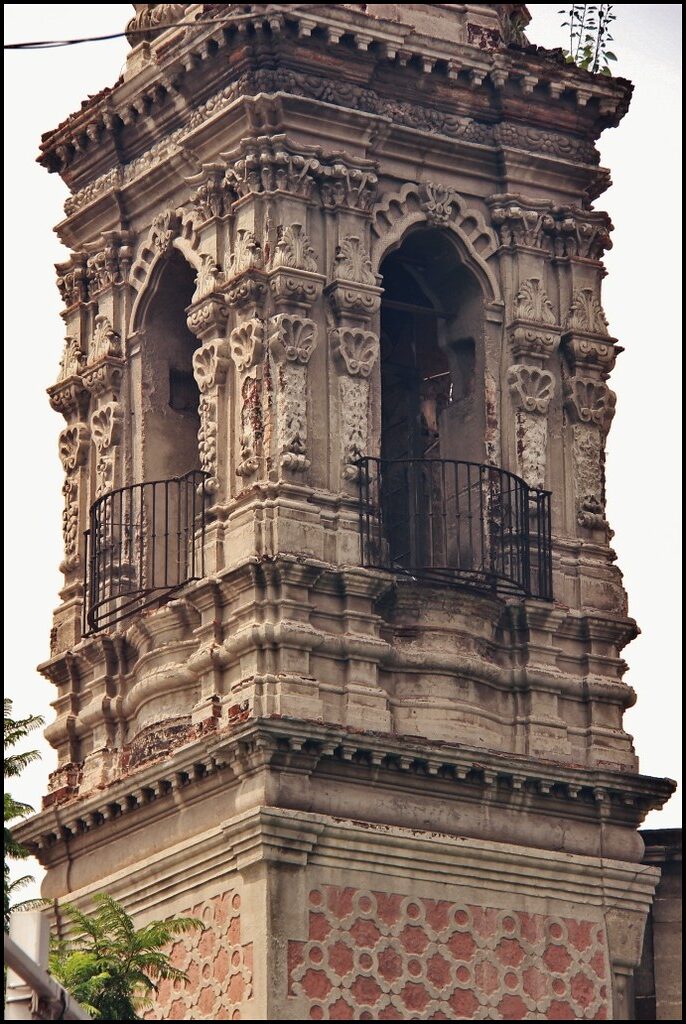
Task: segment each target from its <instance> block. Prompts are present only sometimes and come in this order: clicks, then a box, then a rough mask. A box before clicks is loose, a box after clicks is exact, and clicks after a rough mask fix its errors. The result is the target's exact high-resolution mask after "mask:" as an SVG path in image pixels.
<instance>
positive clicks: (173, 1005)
mask: <svg viewBox="0 0 686 1024" xmlns="http://www.w3.org/2000/svg"><path fill="white" fill-rule="evenodd" d="M240 908H241V902H240V896H239V895H238V893H235V892H226V893H222V894H221V895H219V896H215V897H214V898H213V899H210V900H206V901H205V902H204V903H199V904H197V905H196V906H194V907H192V908H191V909H189V910H187V911H184V913H183V915H182V916H184V917H187V916H188V917H197V918H199V919H200V920H201V921H202V922H203V924H204V926H205V927H204V930H203V931H200V930H199V929H197V930H193V931H189V932H187V933H186V934H185V935H183V936H181V937H180V938H178V939H176V940H175V941H174V942H173V944H172V945H171V946H170V949H169V952H170V954H171V957H172V962H173V964H174V965H175V966H177V967H179V968H181V970H183V971H185V972H186V974H187V976H188V980H187V982H185V983H183V982H174V983H171V982H169V981H163V982H160V985H159V988H158V991H157V994H156V997H155V1002H154V1005H153V1006H152V1008H151V1009H150V1010H148V1011H147V1012H146V1014H145V1019H146V1020H241V1018H242V1009H243V1007H244V1004H245V1002H246V1001H247V1000H249V999H251V998H252V986H253V965H252V960H253V957H252V943H247V944H245V943H241V915H240ZM304 945H305V944H304V943H290V945H289V951H288V952H289V962H288V967H289V971H291V972H292V971H294V970H296V969H297V968H299V967H300V966H301V964H302V963H303V958H302V950H301V948H300V947H303V946H304ZM246 1019H247V1020H250V1019H251V1017H250V1013H249V1010H248V1011H247V1016H246Z"/></svg>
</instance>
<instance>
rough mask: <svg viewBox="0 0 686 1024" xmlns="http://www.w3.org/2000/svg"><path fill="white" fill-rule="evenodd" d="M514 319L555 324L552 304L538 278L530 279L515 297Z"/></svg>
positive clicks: (555, 319)
mask: <svg viewBox="0 0 686 1024" xmlns="http://www.w3.org/2000/svg"><path fill="white" fill-rule="evenodd" d="M515 317H516V318H517V319H518V320H531V321H533V322H534V323H537V324H555V323H557V318H556V316H555V311H554V310H553V304H552V302H551V301H550V299H549V298H548V293H547V292H546V290H545V288H544V287H543V285H542V284H541V281H540V280H539V279H538V278H536V277H532V278H530V279H529V280H528V281H524V283H523V284H522V285H521V287H520V289H519V291H518V292H517V294H516V296H515Z"/></svg>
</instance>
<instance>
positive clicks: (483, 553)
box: [357, 457, 552, 601]
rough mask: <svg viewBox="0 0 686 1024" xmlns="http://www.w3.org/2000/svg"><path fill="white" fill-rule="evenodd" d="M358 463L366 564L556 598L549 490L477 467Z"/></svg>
mask: <svg viewBox="0 0 686 1024" xmlns="http://www.w3.org/2000/svg"><path fill="white" fill-rule="evenodd" d="M357 465H358V467H359V470H360V472H359V478H358V479H359V493H360V535H361V559H362V565H363V566H366V567H368V568H376V569H385V570H388V571H390V572H395V573H399V574H402V575H404V576H409V577H412V578H415V579H418V580H419V579H421V580H427V581H429V582H432V581H433V582H436V583H441V584H454V585H460V586H471V587H474V588H476V589H479V590H482V591H483V590H492V591H502V592H505V593H508V592H509V593H516V594H523V595H526V596H528V597H537V598H541V599H543V600H546V601H550V600H552V571H551V544H550V492H549V491H540V490H536V489H534V488H532V487H529V486H528V484H526V483H525V482H524V480H521V479H520V478H519V477H518V476H515V475H514V474H513V473H508V472H507V471H506V470H504V469H498V468H496V467H494V466H482V465H480V464H479V463H476V462H459V461H455V460H451V459H399V460H387V459H386V460H382V459H375V458H367V457H365V458H361V459H359V460H358V461H357Z"/></svg>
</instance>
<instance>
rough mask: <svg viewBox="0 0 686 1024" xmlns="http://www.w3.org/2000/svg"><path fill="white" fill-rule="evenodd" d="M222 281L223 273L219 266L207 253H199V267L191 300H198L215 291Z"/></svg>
mask: <svg viewBox="0 0 686 1024" xmlns="http://www.w3.org/2000/svg"><path fill="white" fill-rule="evenodd" d="M222 283H223V275H222V272H221V270H220V268H219V266H218V265H217V264H216V263H215V261H214V260H213V259H212V257H211V256H208V255H207V253H201V254H200V268H199V270H198V273H197V276H196V279H195V292H194V293H193V298H192V301H193V302H199V301H200V300H201V299H204V298H206V297H207V296H208V295H211V294H212V292H214V291H216V290H217V289H218V288H219V287H220V285H221V284H222Z"/></svg>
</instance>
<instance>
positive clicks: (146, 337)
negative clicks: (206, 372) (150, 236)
mask: <svg viewBox="0 0 686 1024" xmlns="http://www.w3.org/2000/svg"><path fill="white" fill-rule="evenodd" d="M195 288H196V271H195V269H194V268H193V267H192V266H191V265H190V264H189V263H188V262H187V260H186V259H185V258H184V256H183V255H182V253H181V252H179V251H178V249H175V248H170V249H169V251H168V252H167V253H166V254H165V255H164V256H163V257H161V258H160V259H159V260H158V261H157V263H156V265H155V266H154V268H153V269H152V271H151V274H150V277H149V279H148V281H147V282H146V285H145V288H144V291H143V293H142V294H141V296H140V303H139V304H138V305H137V308H136V315H135V324H134V326H135V333H136V337H137V338H138V342H139V343H138V345H137V346H136V350H135V354H134V355H133V361H132V362H133V365H132V374H133V375H134V408H135V407H136V406H137V407H138V408H137V409H136V415H135V422H136V426H137V434H138V436H134V439H133V441H134V443H133V456H134V466H135V468H134V477H135V478H137V479H138V480H166V479H171V478H172V477H178V476H182V475H183V474H185V473H188V472H190V471H191V470H198V469H200V460H199V453H198V430H199V428H200V418H199V405H200V391H199V389H198V385H197V383H196V380H195V377H194V375H193V353H194V351H195V350H196V349H197V348H198V347H199V342H198V339H197V338H196V337H195V335H193V334H192V333H191V331H190V330H189V329H188V327H187V324H186V316H187V313H186V310H187V307H188V306H190V304H191V301H192V298H193V294H194V292H195ZM136 377H137V378H138V380H137V381H136V380H135V378H136ZM136 463H138V465H136Z"/></svg>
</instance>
